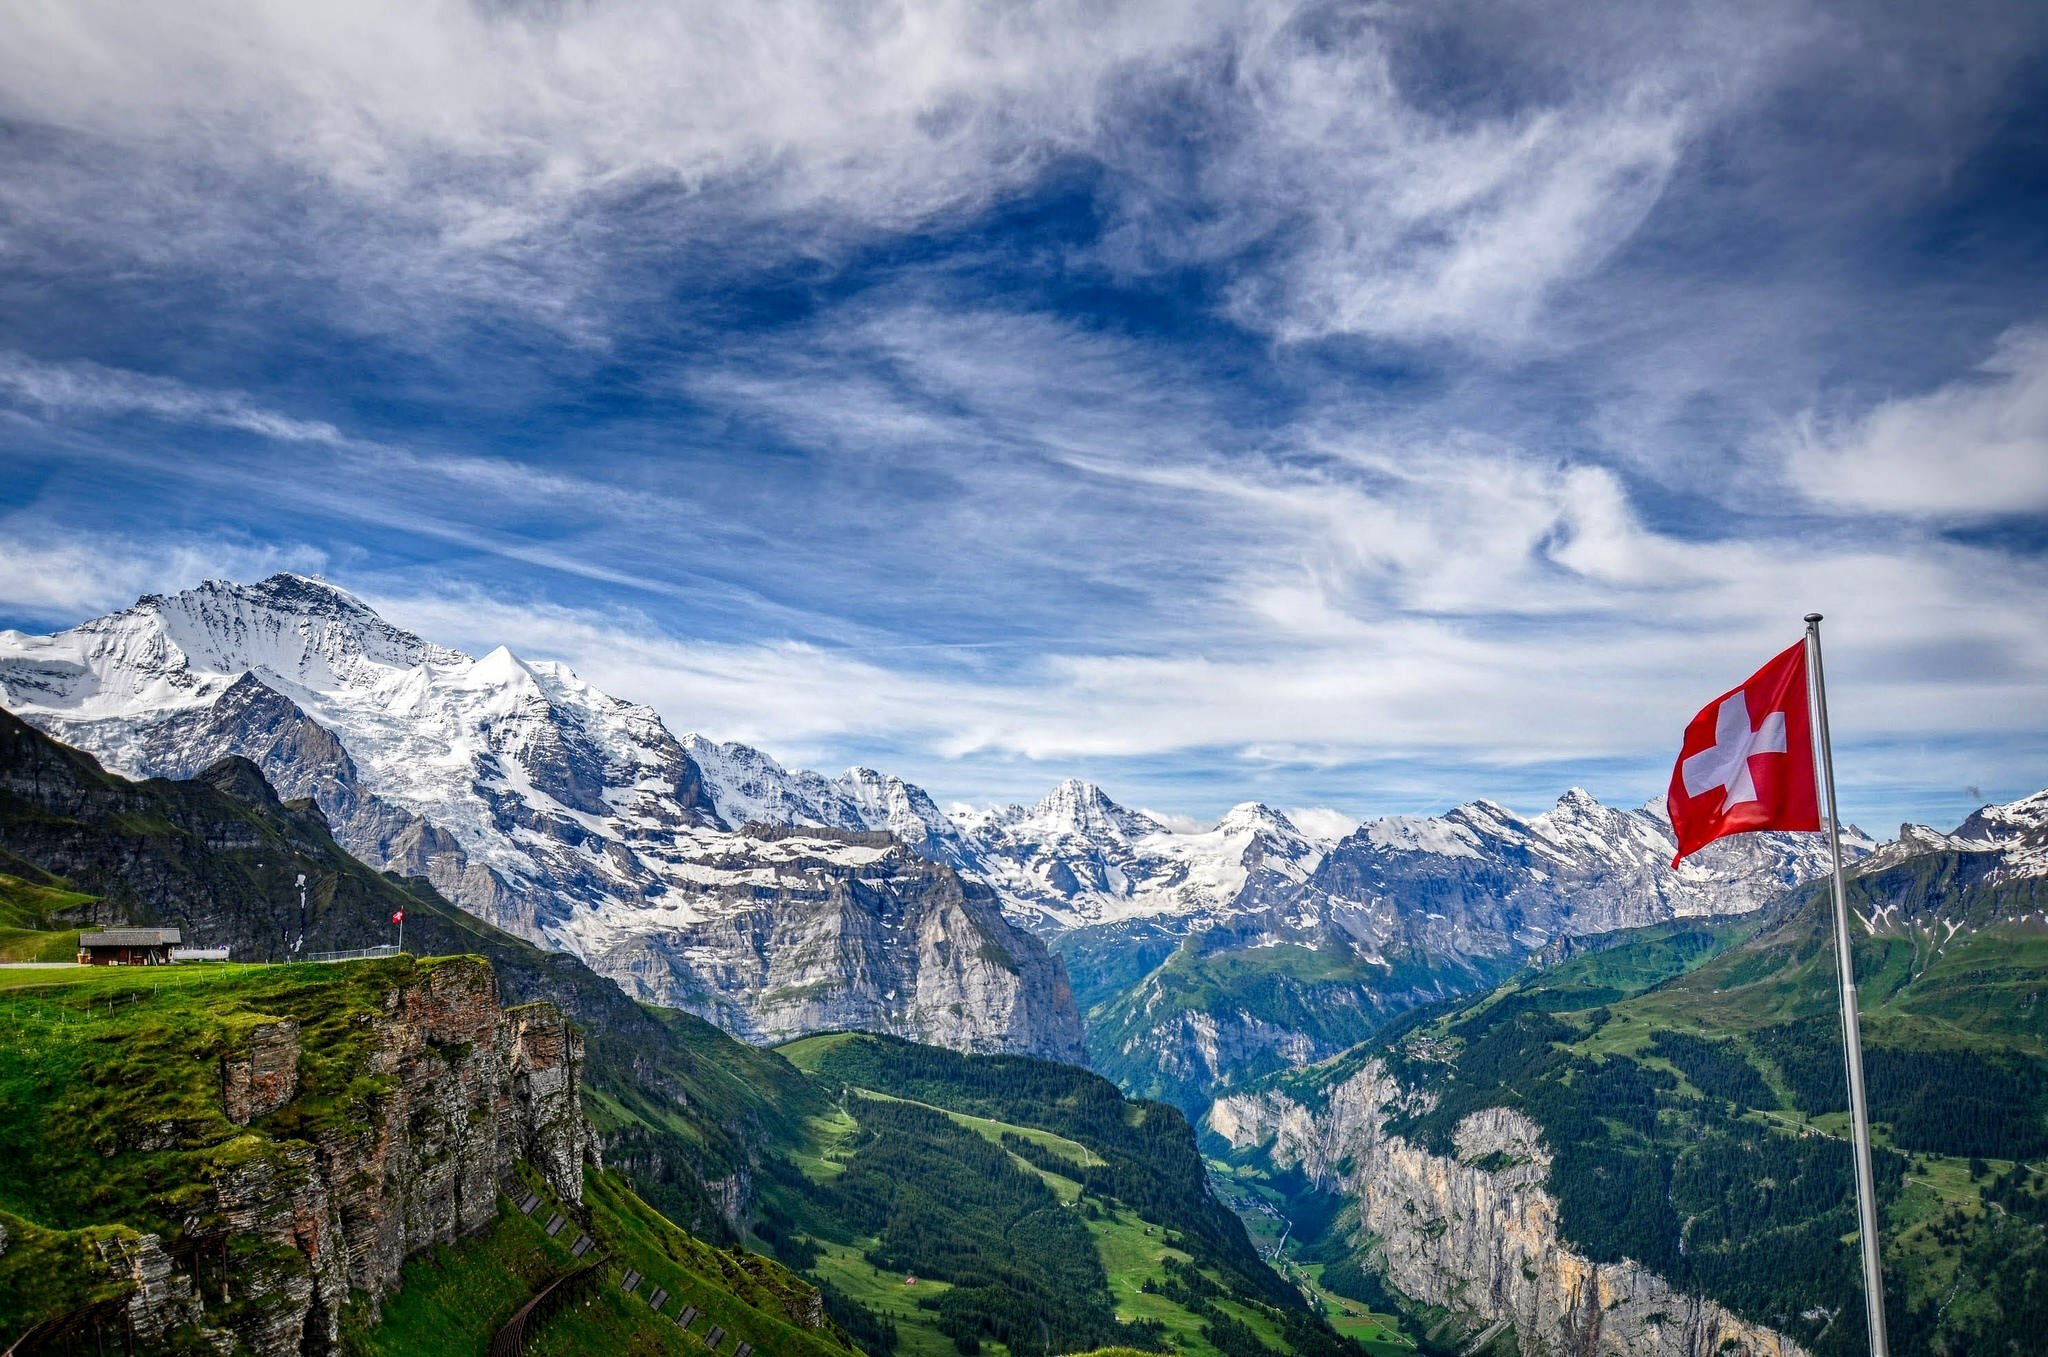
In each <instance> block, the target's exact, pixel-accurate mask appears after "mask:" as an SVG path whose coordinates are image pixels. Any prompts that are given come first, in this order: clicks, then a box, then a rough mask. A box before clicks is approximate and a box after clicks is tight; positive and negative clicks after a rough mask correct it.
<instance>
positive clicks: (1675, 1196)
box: [1236, 853, 2048, 1357]
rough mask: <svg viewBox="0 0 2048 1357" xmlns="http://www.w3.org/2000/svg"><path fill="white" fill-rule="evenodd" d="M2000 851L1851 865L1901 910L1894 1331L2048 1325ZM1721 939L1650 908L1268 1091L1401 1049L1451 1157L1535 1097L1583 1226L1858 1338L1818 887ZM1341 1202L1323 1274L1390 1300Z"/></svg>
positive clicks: (1430, 1127)
mask: <svg viewBox="0 0 2048 1357" xmlns="http://www.w3.org/2000/svg"><path fill="white" fill-rule="evenodd" d="M1994 866H1995V864H1994V863H1993V862H1992V861H1991V860H1990V855H1988V854H1982V855H1973V854H1955V853H1943V854H1934V855H1928V856H1925V857H1920V858H1914V859H1911V860H1909V861H1905V862H1902V863H1898V862H1895V863H1893V864H1892V865H1890V866H1887V867H1882V868H1878V869H1876V870H1873V871H1870V872H1868V873H1865V874H1863V875H1861V876H1859V877H1857V878H1856V879H1855V880H1853V881H1852V883H1851V896H1852V905H1853V906H1854V907H1855V908H1856V909H1857V910H1858V912H1859V916H1860V917H1862V918H1866V919H1877V918H1883V917H1889V918H1891V919H1893V920H1894V922H1895V924H1896V925H1897V926H1895V927H1890V928H1889V929H1888V930H1885V929H1880V930H1876V931H1869V930H1861V931H1863V934H1864V935H1863V936H1861V937H1859V938H1858V939H1857V945H1856V965H1857V976H1858V981H1859V986H1858V987H1859V991H1860V993H1861V997H1862V1001H1863V1005H1864V1041H1865V1059H1866V1065H1867V1068H1868V1071H1869V1084H1870V1091H1871V1101H1872V1117H1873V1121H1874V1123H1875V1136H1876V1140H1877V1146H1878V1153H1877V1172H1878V1188H1879V1197H1880V1206H1881V1209H1882V1211H1883V1215H1884V1220H1885V1240H1884V1262H1885V1268H1886V1274H1887V1278H1888V1292H1887V1300H1888V1305H1887V1310H1888V1312H1889V1320H1890V1324H1891V1328H1892V1333H1893V1338H1894V1350H1895V1351H1896V1352H1899V1353H1940V1354H1948V1353H1958V1354H1959V1353H1984V1352H2021V1351H2028V1350H2030V1348H2029V1346H2028V1345H2029V1344H2031V1343H2032V1342H2033V1341H2034V1338H2033V1336H2034V1335H2038V1334H2039V1333H2041V1332H2048V1308H2044V1307H2048V1243H2044V1229H2043V1226H2044V1225H2048V1175H2044V1173H2043V1172H2042V1171H2041V1169H2042V1168H2043V1167H2048V1166H2042V1165H2038V1164H2036V1163H2033V1162H2030V1161H2034V1160H2037V1159H2038V1158H2039V1157H2040V1156H2042V1155H2043V1154H2048V987H2044V984H2043V982H2042V980H2041V977H2042V976H2043V975H2044V974H2048V931H2044V929H2043V928H2042V927H2041V926H2040V925H2039V923H2038V920H2039V918H2040V909H2041V905H2042V901H2043V891H2044V885H2043V883H2042V882H2041V881H2040V880H2038V879H2028V878H2020V879H2013V878H2010V877H2000V876H1999V875H1997V874H1996V873H1995V872H1994V871H1993V868H1994ZM1887 910H1889V911H1890V913H1889V914H1887V913H1886V911H1887ZM1727 938H1728V935H1727V930H1725V929H1722V930H1719V936H1718V937H1717V936H1716V934H1715V932H1714V931H1712V930H1706V929H1699V928H1686V927H1666V928H1663V929H1653V930H1647V931H1646V932H1645V933H1643V934H1641V935H1638V936H1635V937H1631V938H1628V939H1627V940H1625V941H1623V942H1622V943H1621V945H1619V946H1617V947H1615V948H1613V949H1612V950H1607V951H1602V952H1599V953H1597V954H1593V955H1587V956H1582V957H1579V958H1576V959H1574V960H1572V961H1570V962H1567V963H1566V964H1564V965H1561V966H1558V967H1556V968H1554V969H1552V970H1548V971H1542V972H1533V973H1531V974H1529V975H1526V976H1524V977H1521V978H1518V979H1517V980H1516V981H1514V982H1511V983H1509V984H1507V985H1504V986H1502V987H1501V988H1500V989H1498V990H1495V991H1494V992H1492V993H1491V994H1488V995H1485V996H1483V997H1479V998H1475V999H1471V1000H1466V1001H1461V1002H1455V1003H1452V1004H1449V1005H1445V1006H1442V1007H1440V1008H1438V1009H1435V1010H1431V1011H1427V1012H1424V1013H1421V1014H1418V1015H1415V1016H1414V1017H1413V1018H1412V1019H1411V1020H1410V1021H1408V1022H1405V1023H1403V1024H1401V1026H1400V1028H1399V1029H1398V1030H1395V1031H1392V1032H1390V1033H1388V1034H1385V1035H1384V1036H1383V1037H1381V1038H1379V1039H1376V1040H1375V1041H1373V1042H1371V1043H1368V1044H1367V1045H1366V1046H1363V1047H1360V1048H1359V1049H1357V1050H1355V1051H1353V1052H1350V1053H1348V1054H1347V1055H1346V1056H1345V1057H1343V1058H1342V1059H1340V1060H1338V1061H1335V1062H1331V1063H1329V1064H1326V1065H1324V1066H1320V1067H1317V1068H1315V1069H1312V1070H1308V1071H1304V1072H1300V1073H1297V1074H1294V1075H1289V1076H1284V1077H1282V1078H1280V1079H1278V1080H1276V1081H1274V1082H1272V1083H1271V1084H1269V1085H1268V1089H1269V1091H1271V1092H1272V1093H1273V1094H1274V1095H1276V1096H1278V1097H1280V1098H1283V1099H1292V1100H1295V1101H1298V1102H1299V1103H1301V1104H1303V1105H1305V1106H1308V1107H1311V1108H1315V1107H1321V1106H1324V1105H1325V1103H1326V1100H1327V1098H1328V1097H1329V1096H1330V1093H1331V1092H1332V1091H1333V1090H1335V1089H1337V1088H1338V1087H1339V1086H1341V1085H1343V1084H1344V1083H1345V1081H1346V1080H1348V1079H1351V1078H1353V1077H1355V1076H1357V1075H1359V1074H1360V1073H1361V1072H1365V1071H1369V1070H1373V1071H1384V1072H1385V1074H1387V1075H1389V1076H1391V1077H1392V1079H1393V1080H1394V1081H1395V1086H1396V1087H1398V1089H1400V1090H1402V1091H1403V1092H1402V1093H1400V1094H1399V1095H1398V1096H1397V1097H1396V1098H1395V1100H1394V1101H1393V1102H1391V1103H1389V1104H1387V1105H1386V1106H1385V1107H1384V1108H1383V1110H1382V1112H1381V1113H1380V1114H1379V1115H1380V1116H1381V1117H1382V1118H1383V1120H1382V1122H1381V1128H1382V1131H1383V1133H1384V1134H1385V1135H1388V1136H1393V1137H1398V1138H1400V1139H1401V1140H1405V1141H1407V1142H1409V1143H1411V1144H1413V1145H1415V1146H1417V1147H1419V1148H1421V1149H1422V1150H1424V1151H1425V1152H1426V1153H1428V1154H1431V1155H1434V1156H1438V1157H1439V1158H1440V1159H1442V1160H1444V1161H1446V1162H1455V1161H1457V1160H1458V1156H1459V1148H1458V1143H1457V1135H1458V1133H1459V1130H1460V1128H1461V1126H1462V1125H1463V1124H1464V1123H1465V1122H1466V1120H1467V1118H1468V1117H1470V1116H1471V1115H1472V1114H1474V1113H1476V1112H1480V1111H1482V1110H1483V1109H1488V1108H1509V1109H1513V1110H1515V1111H1517V1112H1520V1113H1522V1114H1525V1115H1526V1116H1527V1117H1529V1118H1531V1119H1532V1120H1533V1121H1534V1123H1535V1124H1536V1125H1537V1126H1539V1127H1540V1128H1541V1133H1542V1138H1543V1143H1544V1145H1545V1146H1546V1147H1547V1149H1548V1151H1549V1152H1550V1153H1551V1154H1552V1155H1553V1156H1554V1158H1553V1160H1552V1162H1551V1163H1550V1166H1549V1169H1548V1174H1547V1178H1546V1179H1545V1182H1544V1186H1545V1187H1546V1188H1547V1190H1548V1192H1549V1193H1550V1194H1552V1195H1553V1196H1554V1197H1555V1199H1556V1202H1557V1210H1558V1225H1559V1228H1560V1231H1561V1234H1562V1237H1563V1240H1564V1241H1565V1242H1566V1243H1568V1244H1569V1245H1570V1246H1571V1247H1572V1248H1573V1249H1575V1250H1577V1251H1578V1252H1580V1253H1582V1254H1583V1255H1585V1256H1586V1257H1588V1258H1590V1259H1592V1260H1595V1261H1608V1262H1616V1263H1619V1262H1621V1261H1622V1260H1634V1261H1635V1262H1636V1263H1639V1264H1642V1265H1644V1266H1646V1267H1647V1268H1649V1269H1650V1270H1651V1271H1653V1272H1655V1273H1657V1274H1659V1275H1661V1276H1662V1277H1664V1278H1666V1279H1667V1280H1669V1281H1670V1282H1671V1283H1673V1284H1674V1285H1675V1286H1677V1287H1678V1288H1680V1289H1681V1290H1683V1291H1688V1292H1694V1293H1700V1294H1704V1295H1706V1296H1709V1297H1712V1298H1714V1299H1715V1300H1718V1301H1720V1302H1722V1303H1723V1304H1725V1305H1726V1306H1728V1307H1729V1308H1730V1309H1732V1310H1733V1311H1735V1312H1736V1313H1737V1314H1740V1315H1742V1316H1744V1317H1746V1318H1748V1319H1751V1320H1754V1321H1756V1322H1758V1323H1761V1324H1765V1325H1768V1326H1770V1327H1771V1328H1773V1329H1776V1330H1778V1331H1780V1332H1782V1333H1785V1334H1788V1335H1791V1336H1793V1337H1794V1338H1796V1339H1797V1340H1798V1341H1799V1342H1800V1343H1802V1344H1804V1345H1805V1346H1807V1347H1808V1348H1809V1349H1811V1350H1812V1351H1814V1352H1817V1353H1822V1354H1843V1357H1847V1355H1848V1354H1851V1353H1855V1352H1860V1351H1861V1346H1860V1345H1861V1344H1862V1342H1863V1320H1862V1318H1861V1313H1862V1312H1861V1304H1862V1298H1861V1292H1860V1287H1859V1282H1858V1274H1857V1270H1856V1269H1857V1255H1856V1250H1855V1238H1854V1237H1855V1228H1856V1221H1855V1207H1854V1185H1853V1178H1852V1172H1851V1163H1850V1155H1849V1149H1848V1144H1847V1139H1846V1135H1847V1114H1846V1099H1845V1095H1844V1092H1843V1077H1842V1052H1841V1039H1840V1030H1839V1027H1838V1025H1837V1018H1836V1016H1835V1012H1836V1010H1835V995H1834V987H1833V984H1832V980H1831V972H1830V965H1831V963H1830V961H1829V957H1828V954H1827V951H1826V938H1827V915H1826V908H1825V900H1824V897H1823V896H1822V895H1821V894H1819V893H1818V892H1809V893H1808V894H1806V895H1804V896H1802V897H1798V898H1795V899H1794V900H1793V901H1791V902H1790V903H1789V905H1788V907H1787V909H1786V910H1785V911H1784V912H1782V913H1781V914H1779V915H1778V916H1777V917H1776V918H1775V919H1772V920H1766V921H1763V922H1762V923H1761V925H1760V926H1759V928H1758V931H1757V932H1756V933H1755V934H1754V936H1751V937H1748V938H1746V939H1742V940H1740V941H1738V942H1737V943H1736V945H1734V946H1732V947H1729V948H1728V949H1727V950H1725V951H1720V952H1719V953H1718V955H1716V954H1715V952H1716V950H1717V948H1718V947H1719V946H1721V945H1722V943H1723V942H1725V941H1727ZM1260 1153H1261V1152H1253V1153H1251V1154H1250V1155H1249V1156H1247V1155H1245V1154H1244V1153H1242V1152H1240V1153H1239V1154H1238V1155H1237V1156H1236V1158H1237V1160H1238V1162H1239V1163H1245V1162H1247V1160H1248V1158H1249V1160H1251V1161H1256V1160H1258V1158H1259V1154H1260ZM1465 1162H1466V1164H1467V1166H1468V1167H1479V1168H1482V1169H1487V1170H1490V1171H1494V1172H1499V1173H1506V1172H1509V1171H1511V1170H1513V1169H1514V1167H1515V1166H1514V1164H1512V1163H1510V1162H1506V1161H1505V1160H1504V1159H1501V1160H1498V1161H1496V1162H1487V1163H1475V1162H1474V1161H1471V1160H1467V1161H1465ZM1268 1167H1269V1168H1270V1167H1272V1166H1270V1165H1269V1166H1268ZM1340 1176H1341V1175H1340V1174H1336V1173H1331V1174H1327V1175H1326V1176H1325V1179H1324V1183H1323V1186H1325V1187H1329V1186H1334V1183H1335V1180H1336V1179H1337V1178H1338V1177H1340ZM1272 1181H1274V1182H1275V1183H1277V1184H1279V1185H1282V1186H1285V1187H1288V1188H1290V1189H1291V1190H1292V1192H1293V1194H1294V1198H1295V1205H1296V1209H1297V1210H1298V1211H1299V1212H1300V1214H1301V1216H1302V1218H1303V1219H1305V1220H1314V1219H1317V1218H1318V1217H1320V1216H1328V1215H1329V1214H1330V1208H1322V1207H1317V1206H1316V1205H1315V1204H1314V1201H1313V1198H1314V1197H1315V1196H1316V1190H1315V1188H1314V1187H1312V1186H1311V1185H1310V1184H1309V1183H1307V1182H1305V1181H1304V1180H1303V1179H1301V1178H1300V1177H1299V1176H1298V1175H1286V1174H1277V1175H1274V1177H1273V1179H1272ZM1336 1205H1337V1207H1338V1208H1339V1211H1340V1214H1338V1215H1337V1216H1336V1217H1335V1218H1334V1221H1333V1225H1332V1228H1331V1229H1330V1230H1329V1231H1328V1232H1327V1233H1326V1234H1325V1235H1324V1237H1322V1238H1320V1239H1308V1240H1304V1241H1303V1243H1304V1245H1305V1247H1306V1249H1307V1251H1308V1252H1309V1253H1310V1254H1311V1255H1312V1256H1314V1257H1316V1258H1318V1259H1319V1260H1321V1261H1324V1262H1327V1263H1329V1264H1331V1265H1332V1268H1331V1271H1329V1272H1327V1273H1325V1277H1326V1279H1328V1280H1329V1281H1330V1284H1332V1285H1333V1286H1342V1285H1344V1284H1345V1283H1346V1279H1347V1278H1348V1279H1349V1285H1350V1293H1351V1294H1355V1295H1358V1296H1359V1298H1360V1299H1362V1300H1383V1299H1384V1298H1385V1291H1386V1287H1385V1283H1384V1280H1383V1279H1375V1278H1373V1277H1372V1275H1371V1274H1372V1273H1373V1272H1374V1271H1375V1270H1376V1268H1375V1262H1376V1260H1378V1259H1382V1258H1384V1257H1385V1256H1386V1254H1385V1252H1384V1248H1383V1244H1382V1242H1379V1241H1375V1240H1372V1239H1369V1238H1366V1237H1363V1236H1360V1235H1356V1234H1354V1233H1347V1230H1351V1229H1355V1226H1356V1221H1357V1216H1356V1212H1355V1211H1352V1212H1351V1213H1350V1214H1349V1215H1346V1214H1343V1213H1342V1206H1343V1204H1342V1203H1337V1204H1336Z"/></svg>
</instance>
